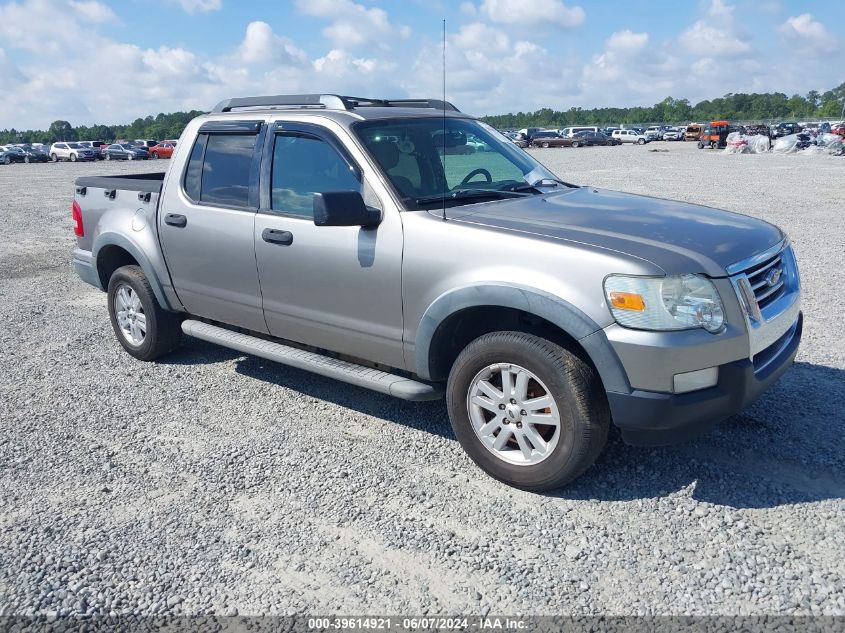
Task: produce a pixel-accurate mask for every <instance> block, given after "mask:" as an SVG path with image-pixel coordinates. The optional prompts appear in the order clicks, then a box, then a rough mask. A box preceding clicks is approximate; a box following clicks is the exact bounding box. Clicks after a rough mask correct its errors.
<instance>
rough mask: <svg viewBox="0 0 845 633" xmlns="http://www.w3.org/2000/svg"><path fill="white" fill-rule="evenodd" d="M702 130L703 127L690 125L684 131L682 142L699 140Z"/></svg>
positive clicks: (697, 124)
mask: <svg viewBox="0 0 845 633" xmlns="http://www.w3.org/2000/svg"><path fill="white" fill-rule="evenodd" d="M703 129H704V126H703V125H701V124H699V123H690V124H689V125H688V126H687V127H686V128H685V129H684V140H685V141H697V140H698V139H699V138H701V132H702V130H703Z"/></svg>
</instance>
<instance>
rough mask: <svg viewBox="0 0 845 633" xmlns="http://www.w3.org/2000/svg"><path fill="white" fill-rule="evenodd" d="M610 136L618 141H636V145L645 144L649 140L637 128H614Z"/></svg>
mask: <svg viewBox="0 0 845 633" xmlns="http://www.w3.org/2000/svg"><path fill="white" fill-rule="evenodd" d="M612 138H615V139H617V140H618V141H619V142H620V143H636V144H637V145H645V144H646V143H648V142H649V139H648V138H647V137H646V135H645V134H641V133H640V132H638V131H637V130H616V131H615V132H614V133H613V135H612Z"/></svg>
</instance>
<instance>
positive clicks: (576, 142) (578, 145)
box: [572, 141, 581, 147]
mask: <svg viewBox="0 0 845 633" xmlns="http://www.w3.org/2000/svg"><path fill="white" fill-rule="evenodd" d="M580 146H581V143H579V142H578V141H572V147H580Z"/></svg>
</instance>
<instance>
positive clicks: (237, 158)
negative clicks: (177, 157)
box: [200, 134, 257, 207]
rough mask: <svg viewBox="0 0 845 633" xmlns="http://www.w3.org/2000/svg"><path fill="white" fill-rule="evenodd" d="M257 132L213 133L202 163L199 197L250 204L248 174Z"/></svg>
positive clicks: (223, 202)
mask: <svg viewBox="0 0 845 633" xmlns="http://www.w3.org/2000/svg"><path fill="white" fill-rule="evenodd" d="M256 138H257V137H256V135H255V134H249V135H242V134H210V135H209V136H208V140H207V141H206V148H205V160H203V164H202V186H201V187H200V201H201V202H210V203H211V204H222V205H226V206H239V207H246V206H249V174H250V171H251V169H252V156H253V154H254V152H255V139H256Z"/></svg>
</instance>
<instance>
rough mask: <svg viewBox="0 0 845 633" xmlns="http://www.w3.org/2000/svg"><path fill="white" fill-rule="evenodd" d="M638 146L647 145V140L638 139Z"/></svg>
mask: <svg viewBox="0 0 845 633" xmlns="http://www.w3.org/2000/svg"><path fill="white" fill-rule="evenodd" d="M637 145H645V139H644V138H640V139H637Z"/></svg>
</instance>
